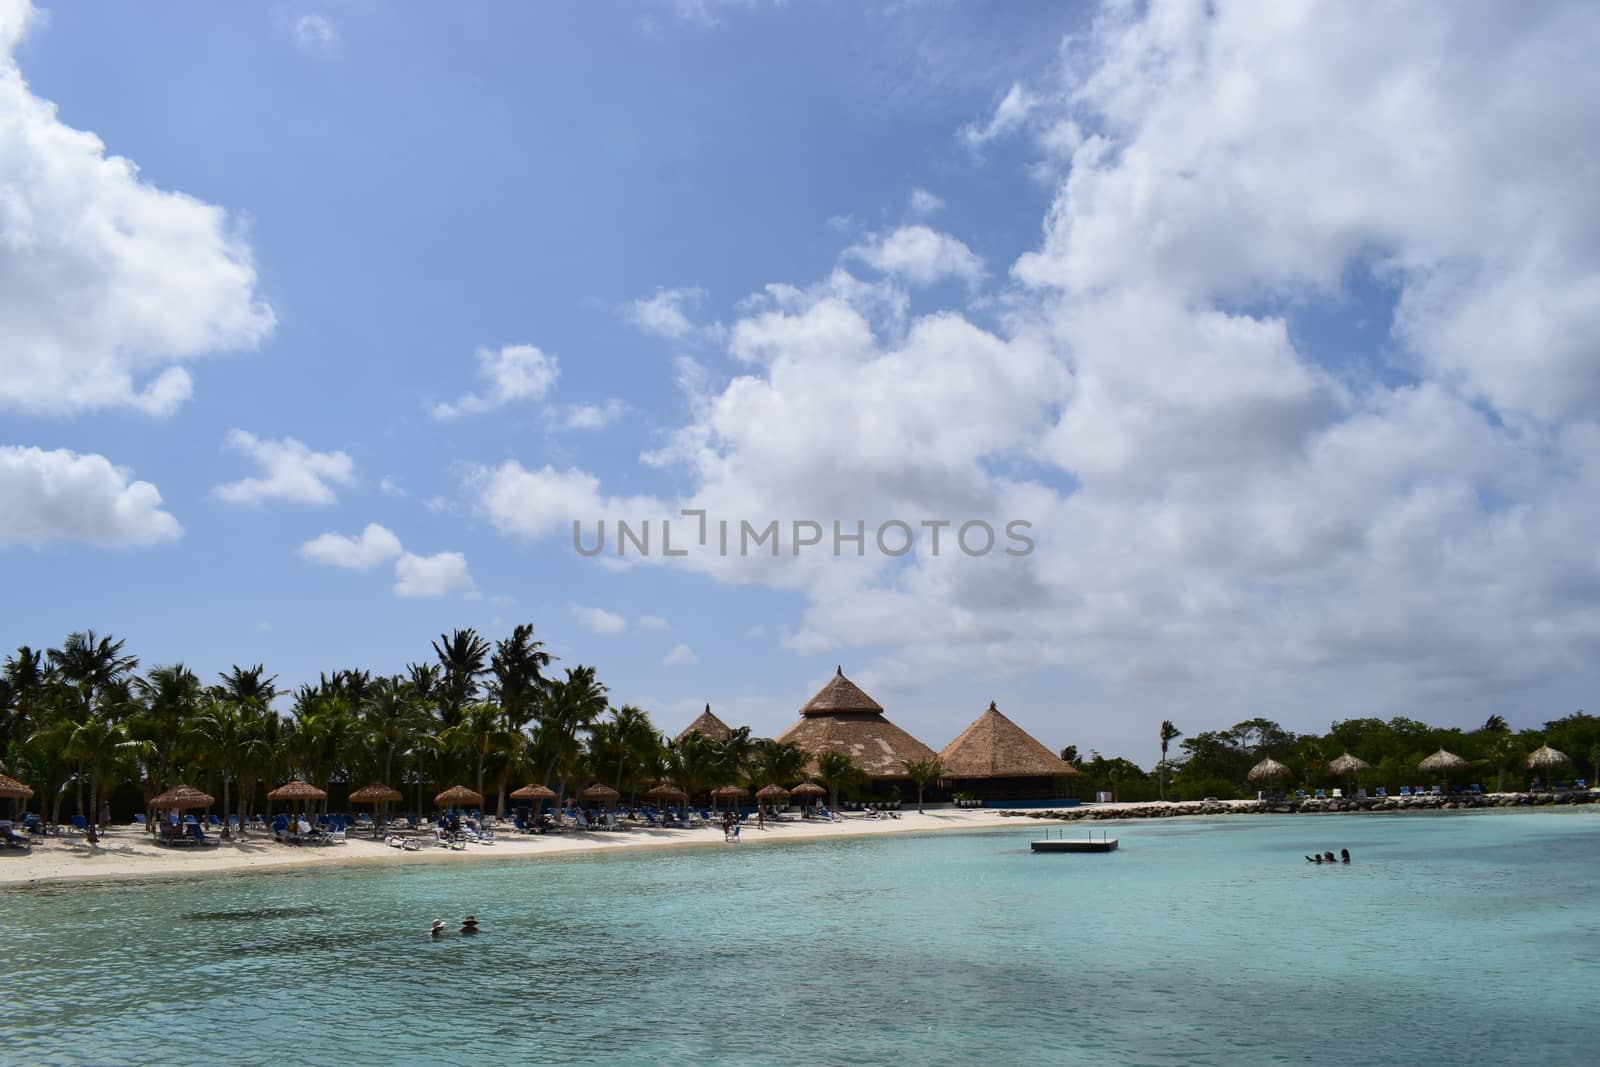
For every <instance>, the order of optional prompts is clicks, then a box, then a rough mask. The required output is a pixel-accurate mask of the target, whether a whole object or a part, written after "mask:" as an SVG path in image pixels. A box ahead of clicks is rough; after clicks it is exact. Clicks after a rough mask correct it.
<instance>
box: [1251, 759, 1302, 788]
mask: <svg viewBox="0 0 1600 1067" xmlns="http://www.w3.org/2000/svg"><path fill="white" fill-rule="evenodd" d="M1292 773H1294V772H1293V771H1291V770H1289V768H1288V767H1287V766H1285V765H1284V764H1282V763H1279V762H1278V761H1277V760H1275V759H1272V758H1271V757H1270V756H1269V757H1268V758H1266V759H1264V760H1262V761H1261V762H1260V763H1258V764H1256V765H1255V766H1254V767H1251V768H1250V780H1251V781H1252V782H1267V783H1271V782H1273V781H1275V780H1277V779H1279V778H1286V777H1288V776H1289V775H1290V774H1292Z"/></svg>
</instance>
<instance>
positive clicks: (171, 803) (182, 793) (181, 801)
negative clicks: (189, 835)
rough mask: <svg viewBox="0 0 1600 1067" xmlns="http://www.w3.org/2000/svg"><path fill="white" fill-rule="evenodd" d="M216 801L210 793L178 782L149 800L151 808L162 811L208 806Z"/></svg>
mask: <svg viewBox="0 0 1600 1067" xmlns="http://www.w3.org/2000/svg"><path fill="white" fill-rule="evenodd" d="M216 802H217V799H216V797H213V796H212V795H211V794H210V793H202V792H200V790H198V789H196V788H195V787H194V786H192V785H184V784H183V783H181V782H180V783H178V784H177V785H175V786H173V787H172V788H171V789H169V790H167V791H166V792H165V793H162V794H161V795H160V796H158V797H156V798H155V799H154V800H152V801H151V802H150V806H151V807H152V808H158V809H161V810H163V811H183V810H186V809H188V808H209V807H210V806H211V805H213V804H215V803H216Z"/></svg>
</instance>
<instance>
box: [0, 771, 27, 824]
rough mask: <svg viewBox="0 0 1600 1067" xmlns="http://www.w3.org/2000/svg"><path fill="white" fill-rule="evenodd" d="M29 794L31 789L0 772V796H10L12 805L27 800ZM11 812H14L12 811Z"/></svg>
mask: <svg viewBox="0 0 1600 1067" xmlns="http://www.w3.org/2000/svg"><path fill="white" fill-rule="evenodd" d="M31 796H33V790H32V789H30V788H28V787H27V786H25V785H23V784H22V783H21V782H19V781H17V780H16V779H15V778H9V777H7V776H6V775H3V774H0V797H10V798H11V800H12V806H13V807H15V806H17V805H19V804H21V802H22V801H24V800H27V799H28V798H29V797H31ZM13 814H15V813H14V812H13Z"/></svg>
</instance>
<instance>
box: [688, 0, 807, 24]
mask: <svg viewBox="0 0 1600 1067" xmlns="http://www.w3.org/2000/svg"><path fill="white" fill-rule="evenodd" d="M668 2H669V3H670V4H671V6H672V13H673V14H674V15H675V16H677V18H678V19H679V20H680V21H683V22H687V23H690V24H691V25H695V26H701V27H704V28H706V29H713V28H715V27H717V26H721V25H722V24H723V14H724V13H725V12H728V11H753V10H755V9H756V8H757V7H760V6H761V4H762V2H763V0H668ZM770 2H771V3H772V4H773V5H774V6H782V5H783V4H784V3H785V0H770Z"/></svg>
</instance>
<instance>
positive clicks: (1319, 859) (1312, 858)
mask: <svg viewBox="0 0 1600 1067" xmlns="http://www.w3.org/2000/svg"><path fill="white" fill-rule="evenodd" d="M1306 862H1307V863H1321V862H1322V857H1321V856H1307V857H1306Z"/></svg>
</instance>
